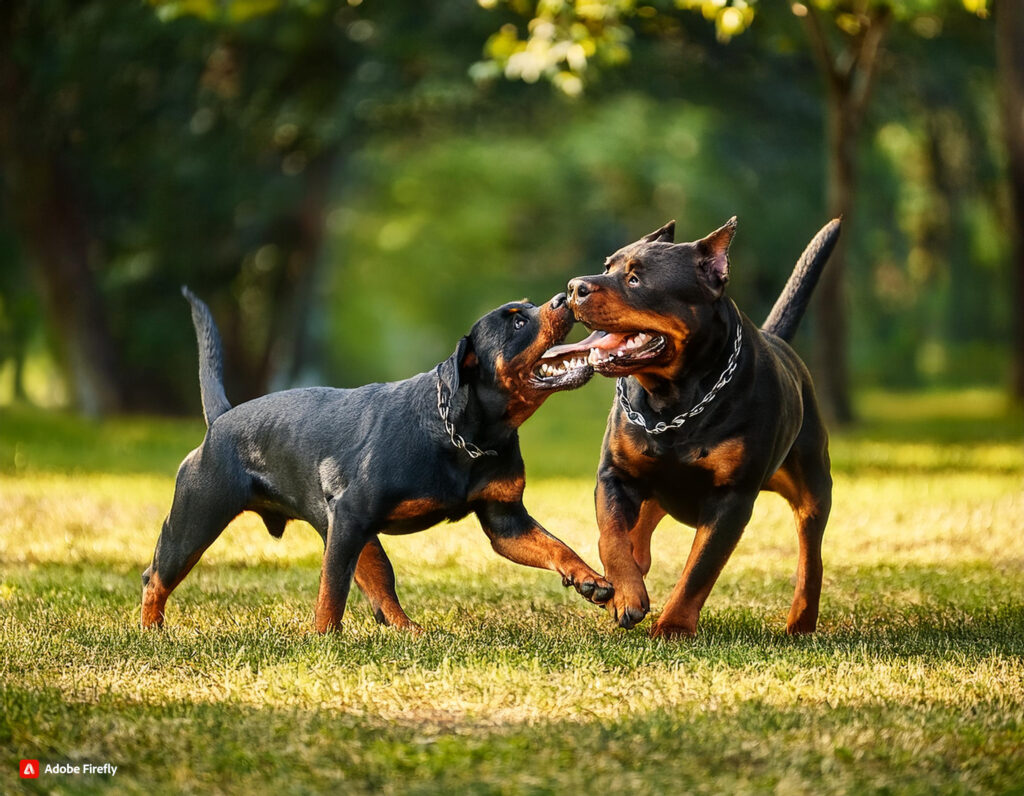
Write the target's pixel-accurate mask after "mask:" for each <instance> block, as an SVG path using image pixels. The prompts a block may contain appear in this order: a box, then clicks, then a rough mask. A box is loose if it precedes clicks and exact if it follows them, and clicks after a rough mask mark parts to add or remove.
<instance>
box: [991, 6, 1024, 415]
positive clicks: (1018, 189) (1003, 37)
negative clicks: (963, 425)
mask: <svg viewBox="0 0 1024 796" xmlns="http://www.w3.org/2000/svg"><path fill="white" fill-rule="evenodd" d="M996 14H997V17H996V55H997V58H998V63H999V81H998V83H999V89H1000V100H1001V107H1002V115H1003V136H1004V140H1005V142H1006V151H1007V155H1008V157H1009V171H1010V174H1009V176H1010V193H1011V198H1012V216H1013V229H1012V230H1011V237H1012V239H1013V242H1012V245H1013V269H1012V271H1013V280H1014V286H1013V290H1014V297H1015V301H1014V307H1015V312H1014V313H1013V321H1014V330H1013V364H1014V369H1013V391H1014V394H1015V395H1016V397H1017V398H1018V399H1021V400H1024V44H1022V43H1024V3H1021V2H1020V0H1001V2H999V3H998V5H997V6H996Z"/></svg>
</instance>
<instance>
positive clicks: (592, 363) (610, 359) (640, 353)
mask: <svg viewBox="0 0 1024 796" xmlns="http://www.w3.org/2000/svg"><path fill="white" fill-rule="evenodd" d="M664 350H665V338H664V337H663V336H662V335H660V334H656V333H654V332H604V331H601V330H598V331H595V332H593V333H592V334H591V335H590V336H589V337H587V338H586V339H585V340H581V341H580V342H578V343H569V344H567V345H556V346H554V347H552V348H549V349H548V350H547V351H545V352H544V355H543V356H542V357H541V360H540V364H539V365H538V369H543V368H545V367H547V368H549V369H551V368H553V369H559V368H569V369H572V368H583V367H589V368H593V370H596V371H597V372H599V373H610V372H614V373H616V374H623V373H628V372H630V371H632V370H635V369H636V368H638V367H641V366H643V365H644V364H646V363H647V362H649V361H650V360H652V359H655V358H656V357H658V356H659V355H660V354H661V353H662V351H664Z"/></svg>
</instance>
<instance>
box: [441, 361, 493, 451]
mask: <svg viewBox="0 0 1024 796" xmlns="http://www.w3.org/2000/svg"><path fill="white" fill-rule="evenodd" d="M449 397H450V396H449ZM451 411H452V407H451V404H450V403H449V402H448V401H446V400H445V399H444V398H443V397H442V395H441V373H440V371H438V374H437V414H438V415H440V416H441V422H442V423H444V430H445V431H447V432H448V439H450V440H451V441H452V445H454V446H455V447H456V448H458V449H459V450H461V451H465V452H466V453H467V454H468V455H469V458H471V459H478V458H480V457H481V456H497V455H498V452H497V451H491V450H486V451H485V450H481V449H480V448H478V447H477V446H476V445H474V444H473V443H472V442H466V440H465V439H464V438H463V436H462V435H461V434H459V433H458V432H457V431H456V430H455V424H454V423H452V421H451V420H450V419H449V415H450V414H451Z"/></svg>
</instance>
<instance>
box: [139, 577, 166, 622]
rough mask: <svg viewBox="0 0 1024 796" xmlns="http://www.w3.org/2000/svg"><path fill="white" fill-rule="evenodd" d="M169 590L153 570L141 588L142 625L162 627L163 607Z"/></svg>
mask: <svg viewBox="0 0 1024 796" xmlns="http://www.w3.org/2000/svg"><path fill="white" fill-rule="evenodd" d="M170 593H171V590H170V589H168V588H167V587H165V586H164V584H163V582H162V581H161V580H160V576H159V575H158V574H157V573H156V572H154V573H153V574H152V575H150V578H149V582H148V583H147V584H146V585H145V587H143V589H142V627H143V629H145V628H147V627H157V628H159V627H163V624H164V608H165V607H166V606H167V598H168V596H170Z"/></svg>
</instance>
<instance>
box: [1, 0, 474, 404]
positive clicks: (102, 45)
mask: <svg viewBox="0 0 1024 796" xmlns="http://www.w3.org/2000/svg"><path fill="white" fill-rule="evenodd" d="M152 6H155V9H154V8H153V7H147V6H145V5H139V4H133V3H127V4H125V3H104V2H100V0H91V2H84V3H72V2H68V0H32V2H27V1H26V0H10V2H5V3H3V4H0V197H2V199H0V201H2V206H3V208H4V210H5V216H7V217H8V218H5V221H7V222H8V223H7V224H5V226H6V225H9V226H11V227H12V229H13V231H14V237H15V238H16V240H17V248H18V252H17V255H16V256H17V257H19V258H22V259H24V260H25V261H26V262H27V263H28V264H29V266H30V267H29V268H28V271H29V273H31V275H32V277H33V281H34V282H35V283H36V285H37V289H38V292H39V293H40V294H41V295H42V296H43V297H44V301H43V305H44V307H45V316H46V320H47V326H48V328H49V330H50V332H51V335H50V336H51V338H52V339H53V340H55V341H56V344H57V345H56V347H57V348H58V350H59V352H60V354H61V356H60V357H59V360H60V362H61V364H62V366H63V369H64V371H65V379H66V381H67V384H68V385H69V388H70V392H71V395H72V400H73V401H74V403H75V404H76V406H78V407H79V408H81V409H83V410H85V411H86V412H89V413H90V414H104V413H108V412H115V411H122V410H143V409H144V410H150V411H152V410H181V409H182V408H184V407H185V406H194V405H195V395H194V393H195V390H194V389H193V388H192V386H191V385H190V384H188V382H187V381H186V380H182V379H181V378H180V374H181V373H183V372H187V370H188V368H189V363H190V362H191V361H193V357H194V353H193V343H192V341H191V340H190V339H189V338H190V336H191V332H190V330H189V328H188V324H187V320H185V319H187V312H186V311H185V307H184V304H183V302H182V300H181V298H180V296H179V295H178V287H179V286H180V285H181V283H182V282H186V283H188V284H190V285H191V286H192V287H193V288H194V289H195V290H196V291H197V292H199V293H201V294H202V295H203V296H204V297H205V298H207V299H208V300H209V301H210V303H211V304H212V305H213V307H214V310H215V312H216V313H217V315H218V317H219V318H220V319H221V321H222V332H223V337H224V343H225V348H226V357H227V366H228V367H227V374H226V375H227V379H228V382H229V384H228V387H229V394H230V395H232V396H233V397H234V398H236V399H238V400H241V399H246V398H249V397H252V396H254V395H257V394H261V393H263V392H266V391H267V390H268V389H270V388H271V386H272V385H275V384H276V385H280V384H286V383H291V382H294V381H295V379H296V376H297V371H298V370H299V369H300V368H301V367H302V366H303V365H305V364H307V363H308V362H309V360H310V353H309V348H310V345H309V340H310V335H309V319H310V316H311V314H312V313H313V311H314V304H315V303H314V301H313V298H314V296H315V294H316V280H317V265H318V262H319V259H320V252H321V248H322V238H323V231H324V219H325V217H326V215H327V212H328V210H329V202H331V201H333V200H334V197H335V195H336V181H337V180H338V178H339V175H344V173H345V169H346V165H347V162H348V159H349V157H350V154H351V153H352V152H353V151H357V150H358V149H359V147H360V146H361V145H362V143H363V142H364V141H365V139H366V137H367V136H369V135H372V134H374V133H375V132H379V131H381V130H386V129H388V128H389V127H392V126H405V127H410V126H412V122H410V119H411V118H412V117H416V119H417V121H418V123H426V121H428V120H429V119H430V118H432V115H433V116H438V115H443V114H446V113H457V112H458V111H459V109H461V108H463V107H464V106H465V105H467V104H469V103H470V102H472V99H473V91H474V89H473V86H472V83H471V82H470V81H469V79H468V78H467V76H466V64H468V63H469V62H470V61H471V60H472V58H473V56H474V55H475V54H476V53H477V52H478V48H479V41H480V39H481V38H482V37H483V35H484V29H483V28H479V29H478V28H473V27H472V25H473V24H478V25H479V23H480V22H481V21H482V22H483V24H487V20H486V19H485V15H484V14H483V12H480V13H479V14H475V15H472V14H471V15H466V14H464V13H462V10H461V3H458V2H447V3H440V4H432V5H431V6H430V7H425V6H424V4H422V3H419V2H411V1H410V0H407V1H406V2H394V3H389V4H386V5H385V4H375V3H365V4H362V5H360V4H359V3H347V4H340V5H334V4H328V3H310V2H287V1H282V2H269V3H268V2H262V1H261V2H243V1H242V0H237V1H235V2H201V1H199V0H196V1H193V0H190V1H189V2H180V3H179V2H154V3H153V4H152ZM467 25H468V26H469V27H468V28H467ZM460 48H461V49H460ZM452 76H454V77H452ZM453 86H456V87H455V88H453ZM0 292H2V295H0V298H6V299H8V300H7V301H5V302H4V303H5V305H7V304H9V303H10V301H9V299H10V296H6V290H5V287H4V285H3V284H0ZM183 320H185V322H184V323H182V321H183Z"/></svg>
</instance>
